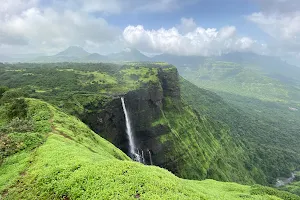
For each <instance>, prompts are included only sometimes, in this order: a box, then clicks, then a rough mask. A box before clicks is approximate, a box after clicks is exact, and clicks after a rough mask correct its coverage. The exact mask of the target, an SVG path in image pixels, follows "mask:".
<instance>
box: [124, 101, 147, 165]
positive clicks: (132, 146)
mask: <svg viewBox="0 0 300 200" xmlns="http://www.w3.org/2000/svg"><path fill="white" fill-rule="evenodd" d="M121 101H122V106H123V111H124V115H125V120H126V133H127V136H128V140H129V151H130V154H131V157H132V159H133V160H135V161H138V162H142V160H141V156H140V154H139V152H138V149H137V148H136V146H135V142H134V136H133V132H132V128H131V124H130V119H129V116H128V112H127V109H126V105H125V101H124V97H121Z"/></svg>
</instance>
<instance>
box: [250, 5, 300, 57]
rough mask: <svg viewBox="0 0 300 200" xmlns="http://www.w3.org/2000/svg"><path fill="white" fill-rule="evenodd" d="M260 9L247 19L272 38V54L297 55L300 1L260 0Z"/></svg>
mask: <svg viewBox="0 0 300 200" xmlns="http://www.w3.org/2000/svg"><path fill="white" fill-rule="evenodd" d="M259 3H260V4H259V5H261V8H262V9H261V11H260V12H256V13H252V14H251V15H249V16H247V19H248V20H249V21H251V22H253V23H255V24H256V25H257V26H258V27H259V28H260V29H261V30H262V31H264V32H265V33H267V34H268V35H269V36H271V38H272V42H271V43H270V46H272V54H273V55H277V56H281V57H291V55H294V57H297V56H296V55H299V52H300V26H299V25H300V1H299V0H262V1H259Z"/></svg>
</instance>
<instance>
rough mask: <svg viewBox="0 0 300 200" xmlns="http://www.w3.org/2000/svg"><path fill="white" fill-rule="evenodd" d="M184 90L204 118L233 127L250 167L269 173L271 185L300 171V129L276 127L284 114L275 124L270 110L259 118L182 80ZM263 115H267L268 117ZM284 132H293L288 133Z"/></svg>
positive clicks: (276, 118)
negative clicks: (278, 179) (244, 150)
mask: <svg viewBox="0 0 300 200" xmlns="http://www.w3.org/2000/svg"><path fill="white" fill-rule="evenodd" d="M181 91H182V95H183V98H184V99H185V100H186V101H187V102H188V103H189V104H190V105H191V106H192V107H193V108H194V109H196V110H197V111H198V112H199V113H200V115H202V116H208V117H211V118H213V119H215V120H219V121H221V122H224V123H226V124H227V125H228V126H229V127H230V135H232V136H233V137H234V138H238V139H240V140H241V141H243V144H244V145H245V146H244V147H245V148H246V149H247V150H246V151H247V154H248V156H249V157H245V159H246V161H245V162H246V163H247V166H248V168H249V169H252V168H253V166H256V167H258V168H259V169H262V170H263V171H264V174H267V177H265V178H266V179H267V180H268V182H269V183H272V182H274V181H275V178H276V177H280V176H290V172H291V171H294V170H296V169H297V168H299V166H300V162H299V157H300V149H299V145H298V144H299V135H298V134H299V130H298V128H297V127H295V129H291V127H288V126H289V125H290V124H288V123H287V124H286V125H282V124H276V126H274V124H275V123H276V121H277V120H278V118H280V117H281V116H282V112H280V111H277V112H278V116H276V115H274V111H273V112H272V113H273V120H274V121H271V120H270V118H269V116H268V113H267V111H270V110H264V111H263V112H262V113H259V115H258V114H257V115H254V114H251V113H248V112H245V111H244V110H241V109H239V108H237V107H236V106H234V105H232V104H229V103H227V102H226V101H225V100H223V99H222V98H221V97H220V96H218V95H216V94H215V93H213V92H210V91H208V90H205V89H200V88H198V87H197V86H195V85H193V84H191V83H190V82H188V81H186V80H185V79H181ZM241 102H243V101H241ZM262 107H263V106H262ZM274 108H276V107H275V106H274V105H273V107H272V108H270V109H273V110H274ZM278 110H280V109H279V108H278ZM263 114H265V115H266V116H265V117H264V115H263ZM295 120H296V117H295ZM297 120H298V119H297ZM290 123H294V122H290ZM279 125H281V126H279ZM284 130H291V131H290V132H286V133H285V132H284ZM261 178H263V176H261Z"/></svg>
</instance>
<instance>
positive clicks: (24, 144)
mask: <svg viewBox="0 0 300 200" xmlns="http://www.w3.org/2000/svg"><path fill="white" fill-rule="evenodd" d="M17 101H18V103H17V104H16V105H23V106H21V107H18V108H16V107H14V103H10V104H6V105H5V106H1V107H0V109H1V110H2V111H3V110H6V109H8V110H7V111H10V112H11V111H13V113H14V115H15V116H11V115H7V114H6V113H8V112H1V124H2V129H1V135H0V137H1V141H3V138H5V142H6V145H5V146H4V147H3V146H1V156H2V160H1V162H2V164H1V165H0V172H1V173H0V177H1V179H0V180H1V181H0V195H1V199H35V198H38V199H178V198H179V199H207V200H209V199H212V200H215V199H224V200H225V199H228V200H229V199H230V200H233V199H274V200H275V199H299V197H298V196H296V195H292V194H290V193H287V192H280V191H278V190H275V189H271V188H267V187H262V186H258V185H256V186H252V187H251V186H242V185H238V184H235V183H222V182H217V181H213V180H205V181H189V180H184V179H180V178H177V177H176V176H174V175H173V174H171V173H170V172H168V171H166V170H164V169H161V168H158V167H154V166H144V165H142V164H140V163H136V162H133V161H130V159H129V158H128V157H127V156H126V155H125V154H124V153H122V151H120V150H119V149H117V148H116V147H114V146H113V145H112V144H110V143H109V142H107V141H106V140H104V139H103V138H101V137H99V136H98V135H97V134H95V133H94V132H92V131H91V130H90V129H89V128H88V127H87V126H86V125H85V124H83V123H82V122H80V121H79V120H78V119H76V118H75V117H73V116H69V115H67V114H65V113H63V112H61V111H59V110H58V109H56V108H55V107H53V106H51V105H49V104H48V103H45V102H42V101H40V100H34V99H26V100H25V101H23V103H21V101H22V100H21V99H18V100H17ZM24 114H26V115H25V116H23V115H24ZM20 116H23V117H24V118H21V119H19V120H18V121H17V122H16V121H14V122H12V121H10V118H11V117H20ZM25 125H26V126H25ZM0 144H1V145H3V144H2V143H0ZM8 144H9V145H8ZM13 146H14V147H15V148H11V147H13Z"/></svg>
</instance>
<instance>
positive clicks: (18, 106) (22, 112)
mask: <svg viewBox="0 0 300 200" xmlns="http://www.w3.org/2000/svg"><path fill="white" fill-rule="evenodd" d="M27 109H28V106H27V103H26V102H25V99H23V98H21V99H14V100H13V102H12V103H11V104H10V105H9V106H8V109H7V116H8V118H9V119H14V118H20V119H24V118H26V116H27Z"/></svg>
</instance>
